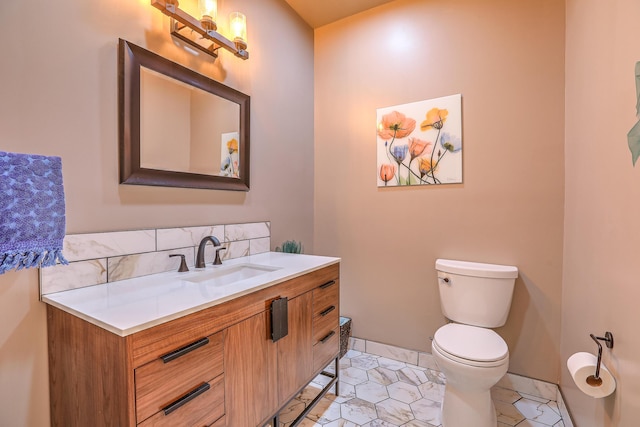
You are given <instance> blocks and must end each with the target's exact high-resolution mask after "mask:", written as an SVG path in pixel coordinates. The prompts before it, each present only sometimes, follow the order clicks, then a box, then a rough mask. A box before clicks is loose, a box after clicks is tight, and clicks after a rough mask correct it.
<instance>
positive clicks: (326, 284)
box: [318, 280, 336, 289]
mask: <svg viewBox="0 0 640 427" xmlns="http://www.w3.org/2000/svg"><path fill="white" fill-rule="evenodd" d="M335 283H336V281H335V280H330V281H328V282H327V283H325V284H324V285H320V286H318V287H319V288H320V289H326V288H328V287H329V286H331V285H335Z"/></svg>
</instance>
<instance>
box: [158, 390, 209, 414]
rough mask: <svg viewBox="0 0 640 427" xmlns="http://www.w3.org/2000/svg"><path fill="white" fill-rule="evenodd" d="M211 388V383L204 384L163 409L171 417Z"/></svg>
mask: <svg viewBox="0 0 640 427" xmlns="http://www.w3.org/2000/svg"><path fill="white" fill-rule="evenodd" d="M210 388H211V386H210V385H209V383H203V384H202V385H200V386H199V387H198V388H195V389H193V390H191V391H190V392H189V393H187V394H185V395H184V396H182V397H181V398H180V399H178V400H176V401H175V402H172V403H169V404H168V405H167V406H165V407H164V408H162V410H163V411H164V414H165V415H169V414H170V413H172V412H173V411H175V410H176V409H178V408H180V407H181V406H183V405H185V404H187V403H188V402H190V401H192V400H193V399H195V398H196V397H198V396H200V395H201V394H202V393H204V392H205V391H207V390H209V389H210Z"/></svg>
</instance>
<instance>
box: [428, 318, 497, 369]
mask: <svg viewBox="0 0 640 427" xmlns="http://www.w3.org/2000/svg"><path fill="white" fill-rule="evenodd" d="M433 340H434V342H435V343H436V344H437V345H438V347H439V348H440V349H442V350H444V351H446V352H447V353H449V354H452V355H454V356H457V357H460V358H462V359H466V360H473V361H478V362H495V361H498V360H501V359H504V358H505V357H507V356H508V355H509V348H508V347H507V343H506V342H504V340H503V339H502V337H501V336H500V335H498V334H496V333H495V332H494V331H492V330H491V329H485V328H479V327H477V326H469V325H461V324H458V323H449V324H448V325H445V326H443V327H441V328H440V329H438V330H437V331H436V333H435V335H434V337H433Z"/></svg>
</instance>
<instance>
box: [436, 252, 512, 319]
mask: <svg viewBox="0 0 640 427" xmlns="http://www.w3.org/2000/svg"><path fill="white" fill-rule="evenodd" d="M436 271H437V272H438V288H439V290H440V304H441V307H442V313H443V314H444V315H445V317H447V318H448V319H450V320H452V321H454V322H458V323H464V324H467V325H473V326H481V327H484V328H497V327H499V326H502V325H504V324H505V322H506V321H507V316H508V315H509V309H510V308H511V298H512V296H513V288H514V285H515V282H516V277H518V268H517V267H514V266H510V265H498V264H483V263H478V262H468V261H456V260H451V259H438V260H436Z"/></svg>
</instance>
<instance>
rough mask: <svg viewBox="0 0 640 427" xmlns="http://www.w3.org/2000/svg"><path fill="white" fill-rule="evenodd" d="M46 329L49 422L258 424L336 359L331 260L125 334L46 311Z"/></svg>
mask: <svg viewBox="0 0 640 427" xmlns="http://www.w3.org/2000/svg"><path fill="white" fill-rule="evenodd" d="M282 298H286V300H287V319H288V322H287V323H288V333H287V335H286V336H284V337H283V338H280V339H279V340H277V341H274V340H273V339H272V336H271V326H272V325H271V322H272V319H271V304H272V302H273V301H274V300H276V299H282ZM47 325H48V340H49V379H50V381H49V384H50V395H51V424H52V426H65V427H67V426H87V425H91V426H123V427H124V426H129V427H133V426H144V427H149V426H178V425H179V426H214V427H224V426H227V427H240V426H242V427H250V426H262V425H264V424H265V423H266V422H268V421H269V420H270V419H272V418H273V417H275V416H276V414H277V413H278V411H279V410H280V409H281V408H282V407H284V405H286V403H287V402H288V401H289V400H290V399H292V398H293V397H295V395H296V394H297V393H299V392H300V391H301V390H302V389H303V388H304V387H305V386H306V385H307V384H308V383H309V382H310V381H311V380H313V378H314V377H315V376H316V375H318V374H319V373H320V372H322V371H323V369H324V367H326V366H327V365H328V364H329V363H330V362H331V361H332V360H335V359H336V358H337V356H338V352H339V335H340V334H339V264H337V263H336V264H332V265H329V266H327V267H324V268H321V269H319V270H315V271H312V272H310V273H307V274H304V275H302V276H299V277H296V278H293V279H290V280H286V281H284V282H281V283H278V284H275V285H272V286H269V287H266V288H262V289H259V290H256V291H253V292H250V293H247V294H245V295H242V296H239V297H236V298H234V299H231V300H229V301H226V302H223V303H220V304H218V305H214V306H212V307H209V308H205V309H202V310H200V311H197V312H195V313H191V314H188V315H185V316H183V317H179V318H177V319H174V320H171V321H169V322H166V323H162V324H159V325H157V326H153V327H150V328H148V329H144V330H142V331H139V332H136V333H133V334H130V335H127V336H119V335H116V334H114V333H112V332H109V331H107V330H106V329H103V328H101V327H99V326H96V325H94V324H93V323H90V322H88V321H85V320H82V319H81V318H80V317H77V316H75V315H73V314H70V313H68V312H66V311H64V310H61V309H59V308H56V307H54V306H52V305H47Z"/></svg>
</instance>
